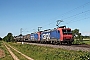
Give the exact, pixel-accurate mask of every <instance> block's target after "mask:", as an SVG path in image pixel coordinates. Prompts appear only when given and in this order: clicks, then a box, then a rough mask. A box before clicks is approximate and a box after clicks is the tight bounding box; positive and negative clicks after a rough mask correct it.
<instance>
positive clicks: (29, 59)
mask: <svg viewBox="0 0 90 60" xmlns="http://www.w3.org/2000/svg"><path fill="white" fill-rule="evenodd" d="M8 46H9V47H11V48H12V49H13V50H15V51H16V52H18V53H20V54H21V55H22V56H24V57H25V58H27V59H28V60H34V59H32V58H30V57H28V56H26V55H24V54H23V53H21V52H20V51H18V50H16V49H15V48H13V47H12V46H10V45H9V44H8Z"/></svg>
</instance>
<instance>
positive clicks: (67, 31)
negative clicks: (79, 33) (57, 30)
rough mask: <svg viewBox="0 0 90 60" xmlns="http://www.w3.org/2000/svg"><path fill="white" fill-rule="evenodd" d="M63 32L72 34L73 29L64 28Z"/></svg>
mask: <svg viewBox="0 0 90 60" xmlns="http://www.w3.org/2000/svg"><path fill="white" fill-rule="evenodd" d="M62 31H63V34H72V32H71V29H63V30H62Z"/></svg>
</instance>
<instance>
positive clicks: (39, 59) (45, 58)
mask: <svg viewBox="0 0 90 60" xmlns="http://www.w3.org/2000/svg"><path fill="white" fill-rule="evenodd" d="M9 44H10V45H11V46H13V47H14V48H16V49H17V50H19V51H20V52H22V53H23V54H25V55H27V56H29V57H31V58H33V59H35V60H82V59H86V60H87V59H90V52H82V51H72V50H64V49H60V48H51V47H44V46H36V45H29V44H17V43H9Z"/></svg>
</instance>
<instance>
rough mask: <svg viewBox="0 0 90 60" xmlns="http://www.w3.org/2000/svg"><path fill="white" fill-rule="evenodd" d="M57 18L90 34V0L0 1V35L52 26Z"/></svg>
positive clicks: (16, 33)
mask: <svg viewBox="0 0 90 60" xmlns="http://www.w3.org/2000/svg"><path fill="white" fill-rule="evenodd" d="M57 20H63V21H64V22H62V23H61V24H60V25H66V26H67V27H70V28H71V29H76V28H78V29H79V30H80V32H81V33H82V34H83V35H90V0H0V37H4V36H5V35H7V33H9V32H11V33H13V35H19V34H20V28H22V29H23V32H22V34H24V35H25V34H29V33H31V32H35V31H37V29H38V27H39V26H41V27H42V30H44V29H53V28H55V27H56V21H57Z"/></svg>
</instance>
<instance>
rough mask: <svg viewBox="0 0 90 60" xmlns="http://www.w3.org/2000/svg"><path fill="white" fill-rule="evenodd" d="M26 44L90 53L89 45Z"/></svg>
mask: <svg viewBox="0 0 90 60" xmlns="http://www.w3.org/2000/svg"><path fill="white" fill-rule="evenodd" d="M25 43H26V44H31V45H38V46H47V47H52V48H62V49H66V50H75V51H86V52H90V45H75V44H73V45H52V44H39V43H28V42H25Z"/></svg>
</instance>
